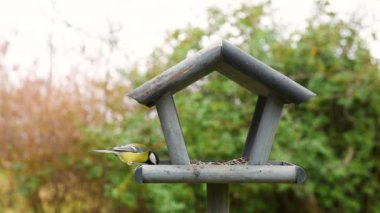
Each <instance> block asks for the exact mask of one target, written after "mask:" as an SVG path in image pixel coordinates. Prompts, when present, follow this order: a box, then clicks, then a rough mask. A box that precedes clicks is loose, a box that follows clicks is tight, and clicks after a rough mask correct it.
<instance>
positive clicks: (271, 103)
mask: <svg viewBox="0 0 380 213" xmlns="http://www.w3.org/2000/svg"><path fill="white" fill-rule="evenodd" d="M261 101H263V102H265V103H264V109H263V112H262V113H261V116H260V120H259V121H258V122H259V123H258V127H257V132H256V135H255V137H254V138H247V139H253V141H248V143H252V144H253V145H252V148H251V150H250V154H249V161H248V163H249V164H251V165H260V164H265V163H266V161H267V160H268V157H269V154H270V151H271V149H272V143H273V139H274V135H275V133H276V129H277V125H278V121H279V120H280V117H281V111H282V107H283V105H284V103H283V102H282V101H281V100H279V99H278V98H276V97H274V96H269V97H268V98H264V99H262V100H261Z"/></svg>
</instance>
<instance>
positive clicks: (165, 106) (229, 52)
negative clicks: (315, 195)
mask: <svg viewBox="0 0 380 213" xmlns="http://www.w3.org/2000/svg"><path fill="white" fill-rule="evenodd" d="M212 71H218V72H219V73H221V74H222V75H224V76H226V77H227V78H229V79H231V80H232V81H234V82H236V83H237V84H239V85H240V86H242V87H244V88H246V89H248V90H249V91H251V92H252V93H255V94H257V95H258V96H259V97H258V101H257V104H256V108H255V110H254V113H253V118H252V122H251V124H250V127H249V131H248V135H247V138H246V141H245V146H244V150H243V152H242V155H241V157H244V158H245V159H247V164H243V165H223V164H222V165H213V164H200V165H195V164H191V163H190V159H189V155H188V153H187V150H186V144H185V140H184V137H183V135H182V130H181V126H180V123H179V120H178V115H177V111H176V107H175V104H174V100H173V95H174V94H175V93H176V92H178V91H180V90H182V89H183V88H185V87H187V86H189V85H190V84H192V83H194V82H195V81H197V80H199V79H201V78H203V77H204V76H206V75H208V74H210V73H211V72H212ZM128 96H129V97H131V98H133V99H135V100H136V101H138V102H139V103H141V104H143V105H146V106H148V107H152V106H156V109H157V112H158V117H159V119H160V123H161V127H162V130H163V134H164V136H165V140H166V144H167V147H168V151H169V156H170V162H171V163H170V164H168V165H143V166H140V167H138V168H137V169H136V172H135V178H136V180H137V181H138V182H139V183H207V205H208V212H218V213H220V212H229V197H228V184H229V183H253V182H255V183H303V182H304V181H305V179H306V175H305V172H304V170H303V169H302V168H301V167H299V166H296V165H293V164H289V163H284V162H281V161H280V162H270V161H268V156H269V154H270V151H271V148H272V142H273V139H274V135H275V132H276V128H277V125H278V121H279V119H280V116H281V111H282V108H283V105H284V104H291V103H294V104H299V103H302V102H306V101H308V100H309V99H310V98H312V97H313V96H315V94H314V93H313V92H311V91H310V90H308V89H306V88H304V87H302V86H301V85H299V84H298V83H296V82H294V81H293V80H291V79H289V78H288V77H286V76H285V75H283V74H281V73H280V72H278V71H276V70H274V69H273V68H271V67H269V66H267V65H266V64H264V63H262V62H261V61H259V60H257V59H256V58H254V57H252V56H250V55H248V54H247V53H245V52H243V51H242V50H240V49H239V48H237V47H235V46H233V45H231V44H230V43H228V42H226V41H219V42H217V43H215V44H213V45H211V46H209V47H207V48H205V49H203V50H201V51H199V52H197V53H196V54H195V55H193V56H192V57H190V58H187V59H185V60H183V61H182V62H180V63H178V64H176V65H175V66H173V67H171V68H170V69H168V70H166V71H165V72H163V73H161V74H160V75H158V76H156V77H155V78H153V79H151V80H149V81H147V82H145V83H144V84H143V85H141V86H140V87H138V88H136V89H134V90H133V91H132V92H130V93H129V94H128Z"/></svg>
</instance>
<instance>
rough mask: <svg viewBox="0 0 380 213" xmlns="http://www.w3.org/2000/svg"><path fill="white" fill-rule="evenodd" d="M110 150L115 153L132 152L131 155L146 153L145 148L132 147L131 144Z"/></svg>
mask: <svg viewBox="0 0 380 213" xmlns="http://www.w3.org/2000/svg"><path fill="white" fill-rule="evenodd" d="M111 150H112V151H116V152H133V153H141V152H145V151H147V149H146V147H143V146H137V145H133V144H127V145H122V146H115V147H114V148H112V149H111Z"/></svg>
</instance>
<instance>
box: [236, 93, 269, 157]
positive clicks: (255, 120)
mask: <svg viewBox="0 0 380 213" xmlns="http://www.w3.org/2000/svg"><path fill="white" fill-rule="evenodd" d="M264 106H265V97H263V96H259V98H258V99H257V103H256V108H255V112H254V113H253V117H252V121H251V125H250V126H249V129H248V135H247V139H246V140H245V144H244V149H243V154H242V157H244V158H246V159H249V154H250V153H251V150H252V147H253V141H254V140H255V138H256V133H257V129H258V127H259V122H260V120H261V119H260V118H261V116H262V114H263V111H264Z"/></svg>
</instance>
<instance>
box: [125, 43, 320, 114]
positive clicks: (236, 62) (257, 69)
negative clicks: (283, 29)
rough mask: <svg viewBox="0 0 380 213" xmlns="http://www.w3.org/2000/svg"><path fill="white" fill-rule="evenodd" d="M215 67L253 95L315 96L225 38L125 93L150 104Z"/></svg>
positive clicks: (293, 99)
mask: <svg viewBox="0 0 380 213" xmlns="http://www.w3.org/2000/svg"><path fill="white" fill-rule="evenodd" d="M214 70H215V71H218V72H219V73H221V74H222V75H224V76H226V77H227V78H229V79H231V80H233V81H234V82H236V83H237V84H239V85H240V86H242V87H244V88H246V89H248V90H249V91H251V92H253V93H255V94H258V95H262V96H265V97H267V96H269V95H275V96H277V97H278V98H280V99H281V100H282V101H284V102H285V103H295V104H298V103H301V102H305V101H308V100H309V99H310V98H312V97H313V96H315V94H314V93H313V92H312V91H310V90H308V89H306V88H305V87H303V86H301V85H299V84H298V83H296V82H295V81H293V80H291V79H290V78H288V77H286V76H285V75H283V74H282V73H280V72H278V71H276V70H274V69H273V68H271V67H270V66H268V65H266V64H264V63H263V62H261V61H259V60H258V59H256V58H254V57H252V56H251V55H249V54H247V53H245V52H244V51H242V50H241V49H239V48H237V47H235V46H233V45H232V44H230V43H228V42H227V41H224V40H221V41H219V42H216V43H214V44H212V45H210V46H209V47H207V48H204V49H202V50H200V51H199V52H197V53H196V54H194V55H193V56H192V57H189V58H186V59H184V60H183V61H181V62H180V63H178V64H176V65H174V66H173V67H171V68H169V69H168V70H166V71H165V72H163V73H161V74H159V75H158V76H156V77H155V78H153V79H151V80H149V81H147V82H145V83H144V84H143V85H141V86H140V87H138V88H136V89H134V90H133V91H131V92H130V93H129V94H128V96H129V97H131V98H133V99H135V100H137V101H138V102H139V103H141V104H144V105H146V106H149V107H151V106H153V105H155V101H156V100H158V99H159V98H160V97H161V96H163V95H165V94H168V93H170V94H175V93H176V92H178V91H180V90H182V89H183V88H185V87H187V86H188V85H190V84H192V83H194V82H195V81H197V80H199V79H201V78H202V77H204V76H206V75H208V74H210V73H211V72H212V71H214Z"/></svg>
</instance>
